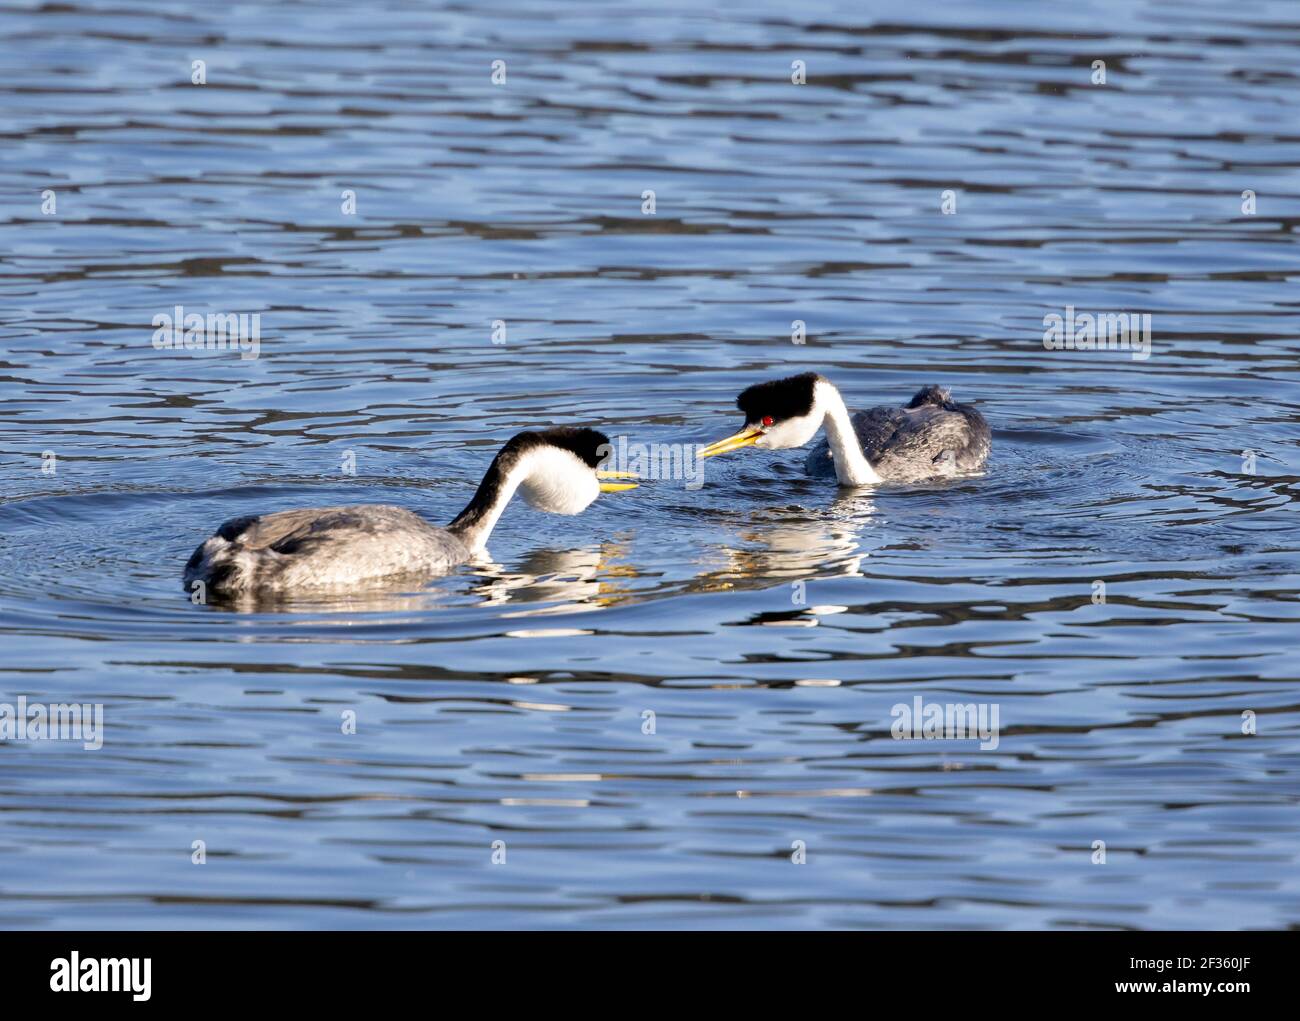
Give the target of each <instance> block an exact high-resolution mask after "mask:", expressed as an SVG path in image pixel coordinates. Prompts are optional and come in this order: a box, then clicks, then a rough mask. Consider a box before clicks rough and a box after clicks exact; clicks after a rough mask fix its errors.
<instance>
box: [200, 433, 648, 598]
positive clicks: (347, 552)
mask: <svg viewBox="0 0 1300 1021" xmlns="http://www.w3.org/2000/svg"><path fill="white" fill-rule="evenodd" d="M609 450H610V447H609V438H608V437H607V436H606V435H605V434H604V433H600V432H597V431H596V430H595V429H580V428H571V427H560V428H555V429H546V430H544V431H540V432H522V433H520V434H519V435H517V436H515V437H514V438H512V439H511V440H510V441H509V442H507V443H506V445H505V446H503V447H502V448H501V450H500V451H499V452H498V453H497V456H496V457H495V458H493V460H492V464H491V466H490V467H489V468H488V470H487V474H485V475H484V476H483V481H482V482H480V483H479V487H478V491H477V492H476V493H475V494H474V498H473V499H472V500H470V502H469V503H468V504H467V505H466V507H465V509H464V510H463V511H461V512H460V513H459V514H458V515H456V518H455V520H453V521H452V522H451V524H449V525H448V526H447V527H446V528H438V527H437V526H435V525H431V524H429V523H428V522H427V521H425V520H424V518H422V517H420V516H419V515H418V514H415V513H413V512H412V511H409V510H406V509H405V508H404V507H395V506H392V505H390V504H351V505H348V506H343V507H312V508H306V509H303V510H288V511H279V512H277V513H275V514H262V515H256V516H250V517H242V518H233V519H232V520H230V521H227V522H226V523H225V524H224V525H222V526H221V527H220V528H219V529H217V533H216V535H214V536H212V538H210V539H208V540H207V541H205V542H204V543H203V544H202V545H201V546H199V548H198V549H196V550H195V551H194V555H193V556H192V557H190V560H189V563H187V564H186V565H185V587H186V590H187V591H190V592H193V591H194V585H195V583H196V582H202V583H203V585H204V586H206V588H205V593H206V595H207V596H209V597H214V596H215V597H221V596H234V595H243V594H249V593H252V594H257V593H267V594H271V593H286V592H293V591H296V590H300V589H322V588H326V589H328V588H340V587H348V586H354V585H357V584H364V583H366V582H372V581H376V580H378V579H382V578H388V577H394V576H399V575H417V574H420V575H430V574H437V573H441V572H445V571H446V570H447V569H448V568H451V567H454V566H455V565H457V564H461V563H464V562H465V561H467V560H469V559H471V558H472V557H473V556H474V554H475V553H476V552H477V551H479V550H481V549H483V547H484V546H485V545H486V543H487V539H488V536H489V535H490V534H491V532H492V527H493V526H494V525H495V524H496V523H497V518H499V517H500V516H501V512H502V511H503V510H505V508H506V504H507V503H509V502H510V498H511V497H512V496H513V495H514V493H515V490H516V489H518V490H520V491H522V493H523V495H524V499H526V500H527V501H528V502H529V503H530V504H531V505H532V506H534V507H536V508H538V509H540V510H544V511H550V512H551V513H552V514H577V513H579V512H581V511H582V510H584V509H586V507H587V506H588V505H590V504H591V502H592V501H593V500H595V499H596V497H597V496H599V495H600V494H601V493H602V492H606V493H608V492H617V491H619V490H624V489H635V488H636V485H637V484H636V483H635V482H633V481H630V479H631V478H632V477H633V476H631V475H630V473H628V472H606V471H600V470H599V469H598V468H597V465H599V464H600V462H601V459H602V458H604V457H605V456H607V455H608V453H609ZM614 479H619V480H623V481H605V480H614Z"/></svg>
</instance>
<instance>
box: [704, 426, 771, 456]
mask: <svg viewBox="0 0 1300 1021" xmlns="http://www.w3.org/2000/svg"><path fill="white" fill-rule="evenodd" d="M762 435H763V430H762V429H760V428H759V427H758V426H756V425H747V426H745V428H743V429H741V430H740V432H738V433H736V434H735V435H734V436H728V437H727V438H726V439H725V440H718V442H717V443H710V444H709V445H708V446H707V447H705V448H704V449H703V450H701V451H700V453H699V455H698V456H700V457H716V456H717V455H718V454H725V453H727V452H728V451H729V450H739V449H740V448H741V447H752V446H753V445H754V444H755V443H757V442H758V438H759V437H760V436H762Z"/></svg>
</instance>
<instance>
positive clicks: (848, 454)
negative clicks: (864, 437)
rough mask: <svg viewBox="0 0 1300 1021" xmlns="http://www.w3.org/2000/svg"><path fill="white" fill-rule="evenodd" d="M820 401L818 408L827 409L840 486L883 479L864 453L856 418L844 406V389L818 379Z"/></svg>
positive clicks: (826, 423) (825, 425)
mask: <svg viewBox="0 0 1300 1021" xmlns="http://www.w3.org/2000/svg"><path fill="white" fill-rule="evenodd" d="M816 402H817V407H818V408H820V409H821V410H823V411H824V412H825V416H826V417H825V418H824V419H823V420H822V427H823V428H824V429H825V430H826V440H827V442H828V443H829V444H830V448H831V454H832V456H833V458H834V461H835V474H836V476H837V477H838V478H839V480H840V485H842V486H870V485H874V484H875V483H877V482H879V481H881V480H880V476H879V475H877V474H876V470H875V469H874V468H872V467H871V462H870V461H868V460H867V457H866V455H865V454H863V453H862V444H861V443H859V442H858V434H857V432H856V431H855V430H854V428H853V420H852V419H850V418H849V409H848V408H846V407H845V406H844V398H843V397H841V396H840V392H839V391H838V390H836V389H835V387H834V386H833V385H832V384H830V383H828V382H826V381H825V380H818V382H817V389H816Z"/></svg>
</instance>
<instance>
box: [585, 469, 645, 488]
mask: <svg viewBox="0 0 1300 1021" xmlns="http://www.w3.org/2000/svg"><path fill="white" fill-rule="evenodd" d="M596 478H598V479H600V480H601V483H600V491H601V492H602V493H621V492H623V491H624V490H625V489H636V487H637V486H638V485H639V484H640V483H637V482H605V481H604V480H605V479H636V478H640V476H639V475H637V473H636V472H609V471H603V470H601V469H600V468H597V469H596Z"/></svg>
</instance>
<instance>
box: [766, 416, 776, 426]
mask: <svg viewBox="0 0 1300 1021" xmlns="http://www.w3.org/2000/svg"><path fill="white" fill-rule="evenodd" d="M775 421H776V419H775V418H773V417H772V416H771V415H764V416H763V424H764V425H771V424H772V423H774V422H775Z"/></svg>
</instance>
